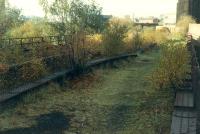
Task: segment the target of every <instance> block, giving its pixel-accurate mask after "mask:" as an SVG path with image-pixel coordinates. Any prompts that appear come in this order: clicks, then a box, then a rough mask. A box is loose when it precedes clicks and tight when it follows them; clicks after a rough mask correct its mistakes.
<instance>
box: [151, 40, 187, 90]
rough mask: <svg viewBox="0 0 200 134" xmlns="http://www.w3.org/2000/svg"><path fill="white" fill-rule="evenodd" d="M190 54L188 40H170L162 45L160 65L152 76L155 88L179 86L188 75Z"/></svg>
mask: <svg viewBox="0 0 200 134" xmlns="http://www.w3.org/2000/svg"><path fill="white" fill-rule="evenodd" d="M189 61H190V54H189V52H188V50H187V47H186V42H180V41H173V40H170V41H168V43H167V44H166V45H163V46H162V47H161V56H160V59H159V61H158V65H157V67H156V69H155V70H154V72H153V73H152V76H151V77H150V80H151V83H152V86H153V87H154V88H155V89H162V88H170V87H173V88H177V87H178V86H180V85H181V84H182V83H183V80H184V79H185V78H186V77H187V72H190V68H189Z"/></svg>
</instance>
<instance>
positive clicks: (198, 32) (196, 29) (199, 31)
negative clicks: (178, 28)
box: [188, 24, 200, 39]
mask: <svg viewBox="0 0 200 134" xmlns="http://www.w3.org/2000/svg"><path fill="white" fill-rule="evenodd" d="M188 33H189V34H191V35H192V36H193V38H194V39H199V37H200V24H189V31H188Z"/></svg>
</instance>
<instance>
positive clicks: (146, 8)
mask: <svg viewBox="0 0 200 134" xmlns="http://www.w3.org/2000/svg"><path fill="white" fill-rule="evenodd" d="M9 1H10V4H11V6H15V7H18V8H20V9H22V11H23V14H24V15H26V16H44V13H43V11H42V8H41V7H40V6H39V4H38V0H9ZM96 2H97V3H98V4H99V5H100V6H101V7H102V8H103V14H107V15H114V16H124V15H130V16H131V17H133V16H136V17H145V16H160V15H161V14H166V13H174V14H176V5H177V0H96Z"/></svg>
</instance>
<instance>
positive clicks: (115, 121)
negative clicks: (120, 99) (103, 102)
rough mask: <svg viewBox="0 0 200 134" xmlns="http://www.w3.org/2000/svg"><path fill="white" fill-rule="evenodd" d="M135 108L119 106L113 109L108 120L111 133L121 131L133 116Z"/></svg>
mask: <svg viewBox="0 0 200 134" xmlns="http://www.w3.org/2000/svg"><path fill="white" fill-rule="evenodd" d="M133 112H134V107H133V106H126V105H118V106H115V107H113V109H112V111H111V113H110V117H109V119H108V124H109V128H110V129H111V131H117V130H121V129H123V128H124V127H125V125H126V124H127V123H128V122H127V121H128V119H129V118H131V116H133Z"/></svg>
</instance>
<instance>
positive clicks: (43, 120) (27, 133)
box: [0, 112, 70, 134]
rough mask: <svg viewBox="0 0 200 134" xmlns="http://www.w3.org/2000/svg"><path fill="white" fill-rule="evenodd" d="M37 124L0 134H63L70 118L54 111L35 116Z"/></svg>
mask: <svg viewBox="0 0 200 134" xmlns="http://www.w3.org/2000/svg"><path fill="white" fill-rule="evenodd" d="M36 121H37V125H36V126H32V127H30V128H16V129H11V130H6V131H2V132H0V133H1V134H63V131H64V130H67V129H68V127H69V121H70V119H69V118H67V117H65V115H64V114H63V113H60V112H54V113H50V114H45V115H41V116H39V117H37V118H36Z"/></svg>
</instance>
